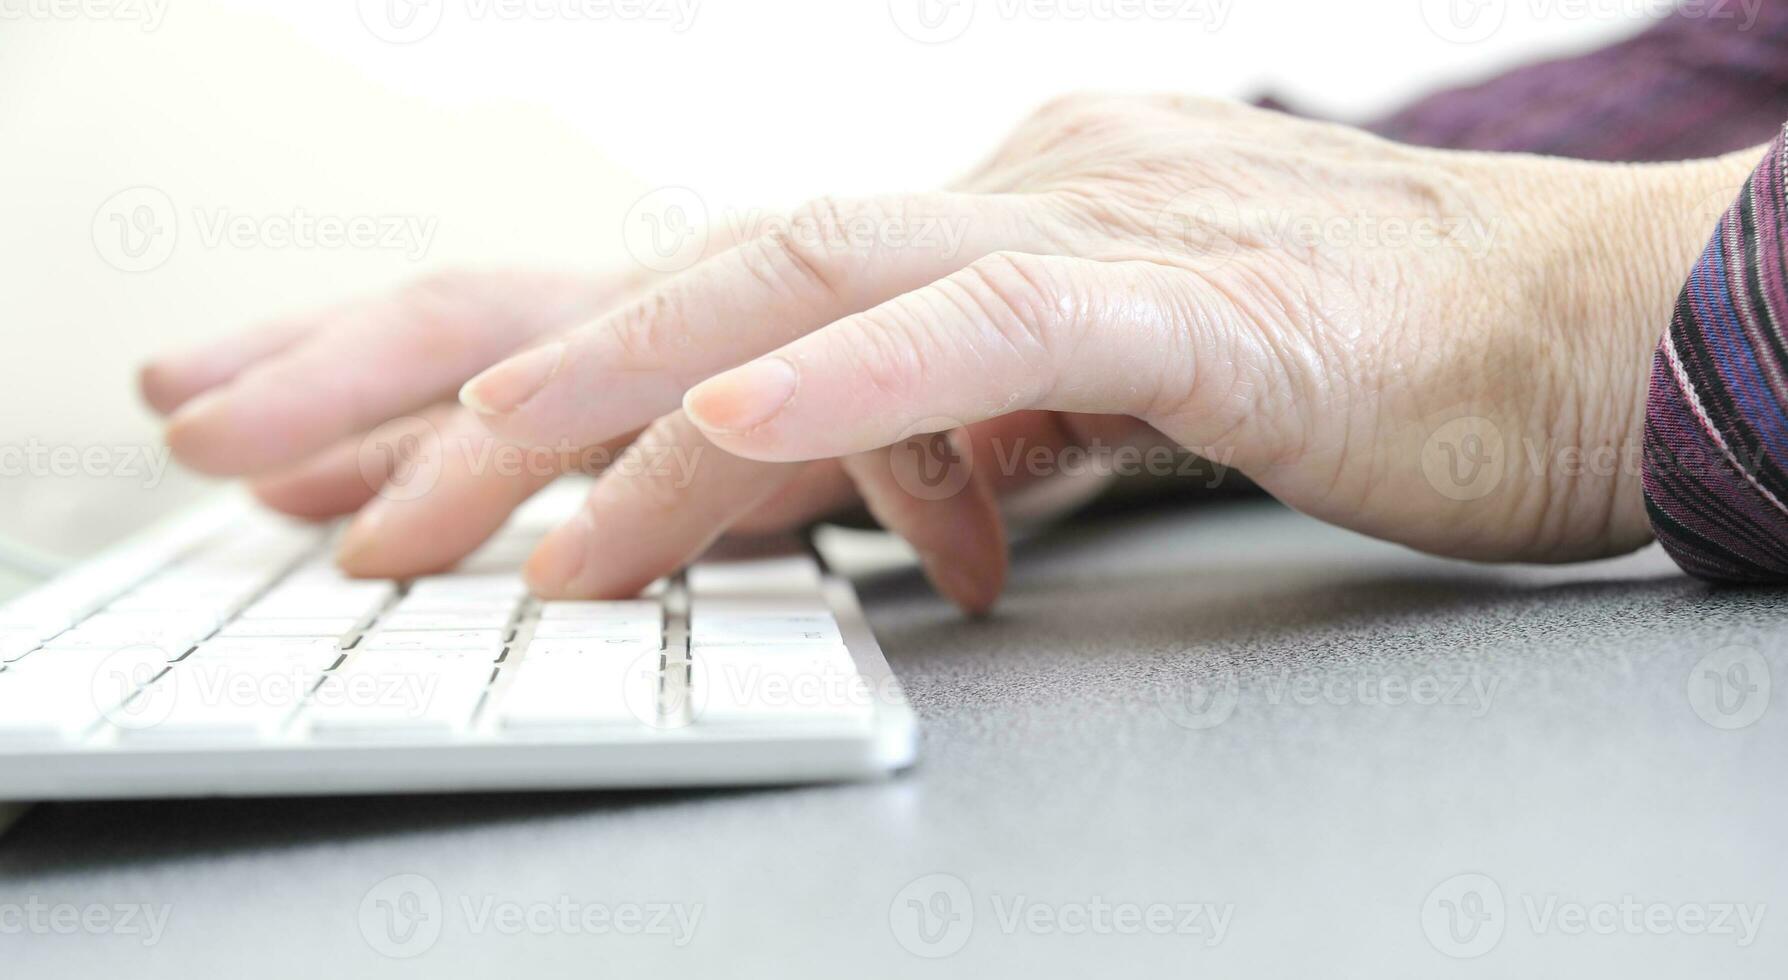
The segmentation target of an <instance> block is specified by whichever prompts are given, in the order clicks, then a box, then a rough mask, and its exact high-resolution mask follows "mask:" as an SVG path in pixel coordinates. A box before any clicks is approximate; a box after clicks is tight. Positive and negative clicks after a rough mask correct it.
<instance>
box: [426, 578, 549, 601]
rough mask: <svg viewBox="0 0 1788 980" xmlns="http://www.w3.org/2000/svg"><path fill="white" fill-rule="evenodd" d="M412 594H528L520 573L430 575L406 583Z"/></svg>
mask: <svg viewBox="0 0 1788 980" xmlns="http://www.w3.org/2000/svg"><path fill="white" fill-rule="evenodd" d="M409 594H410V595H412V596H424V597H439V596H454V597H463V598H483V599H506V598H514V599H517V600H520V599H521V598H522V597H523V596H525V595H527V594H528V585H527V583H526V582H523V581H522V578H521V576H520V575H512V574H507V573H504V574H492V575H430V576H428V577H426V578H419V579H417V580H416V581H414V582H411V583H410V591H409Z"/></svg>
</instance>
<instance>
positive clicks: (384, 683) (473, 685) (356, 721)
mask: <svg viewBox="0 0 1788 980" xmlns="http://www.w3.org/2000/svg"><path fill="white" fill-rule="evenodd" d="M494 670H495V668H494V666H493V665H492V664H491V663H490V661H488V660H485V659H484V658H482V657H480V656H477V655H475V654H471V653H458V654H451V653H449V654H417V653H399V652H390V653H386V654H360V655H357V656H355V657H353V658H352V659H350V660H349V661H348V662H347V663H346V664H343V665H342V666H341V667H338V668H336V670H335V671H333V672H332V673H330V674H329V676H328V677H327V678H325V679H324V681H323V683H322V684H321V685H320V686H319V687H318V688H317V690H316V692H315V693H314V694H313V695H312V696H311V702H310V705H309V706H308V707H307V708H306V710H305V714H304V718H305V721H306V722H307V723H308V725H309V728H310V732H311V734H312V735H314V736H316V737H318V738H353V737H356V736H359V735H374V736H378V735H430V736H441V735H448V734H452V733H455V732H459V731H462V730H464V729H465V728H466V727H467V726H468V725H469V724H470V723H471V720H472V713H473V711H474V710H475V709H476V708H477V706H478V702H479V700H480V699H481V698H483V696H484V690H485V687H486V686H487V685H488V684H489V682H490V679H491V676H492V674H493V672H494Z"/></svg>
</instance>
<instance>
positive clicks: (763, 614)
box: [689, 599, 844, 647]
mask: <svg viewBox="0 0 1788 980" xmlns="http://www.w3.org/2000/svg"><path fill="white" fill-rule="evenodd" d="M843 642H844V641H843V638H842V637H841V636H840V635H839V632H838V621H837V620H835V619H833V618H832V612H831V610H830V609H828V608H827V607H826V605H825V603H824V602H822V601H821V600H818V599H813V600H802V599H787V600H781V599H696V600H693V601H692V602H691V603H690V614H689V645H690V646H691V647H705V646H715V647H725V646H787V645H791V644H819V645H828V646H836V645H839V644H842V643H843Z"/></svg>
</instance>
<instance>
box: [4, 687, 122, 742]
mask: <svg viewBox="0 0 1788 980" xmlns="http://www.w3.org/2000/svg"><path fill="white" fill-rule="evenodd" d="M99 712H100V709H99V708H98V706H96V705H95V704H94V703H93V696H92V695H91V694H90V693H88V689H87V687H86V685H84V684H80V683H76V682H73V681H69V680H67V679H63V680H62V681H61V682H60V683H54V684H51V683H39V682H37V681H35V680H32V679H29V678H27V677H26V676H25V675H24V674H23V673H22V672H20V671H15V670H7V671H4V672H0V745H5V744H7V743H11V742H63V741H71V740H74V739H76V738H78V737H80V735H81V733H82V732H84V731H86V730H87V729H88V728H90V727H92V726H93V724H94V723H95V722H96V721H97V720H98V719H99Z"/></svg>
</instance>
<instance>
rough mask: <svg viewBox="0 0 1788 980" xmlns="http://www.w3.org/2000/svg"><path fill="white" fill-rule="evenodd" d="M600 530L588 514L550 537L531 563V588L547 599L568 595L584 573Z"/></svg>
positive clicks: (577, 517)
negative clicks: (586, 559)
mask: <svg viewBox="0 0 1788 980" xmlns="http://www.w3.org/2000/svg"><path fill="white" fill-rule="evenodd" d="M595 530H596V525H595V523H594V522H593V521H592V520H591V519H590V515H589V514H587V513H583V512H581V511H580V512H579V513H578V515H577V516H576V517H573V518H572V519H571V520H570V521H568V522H566V523H565V524H564V525H562V526H560V527H559V528H558V529H556V530H554V531H553V532H552V533H550V534H548V535H547V536H546V538H545V539H544V540H542V541H541V542H540V545H539V546H538V547H536V548H535V549H534V554H533V557H531V558H529V559H528V569H527V571H528V584H529V585H530V586H532V587H533V589H534V591H536V592H539V593H542V594H546V595H565V594H567V593H568V592H569V591H570V587H571V585H572V584H573V583H574V582H575V581H576V580H577V577H578V576H579V575H581V574H582V573H583V570H584V560H585V556H586V555H588V554H589V546H590V535H591V534H592V533H594V532H595Z"/></svg>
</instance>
